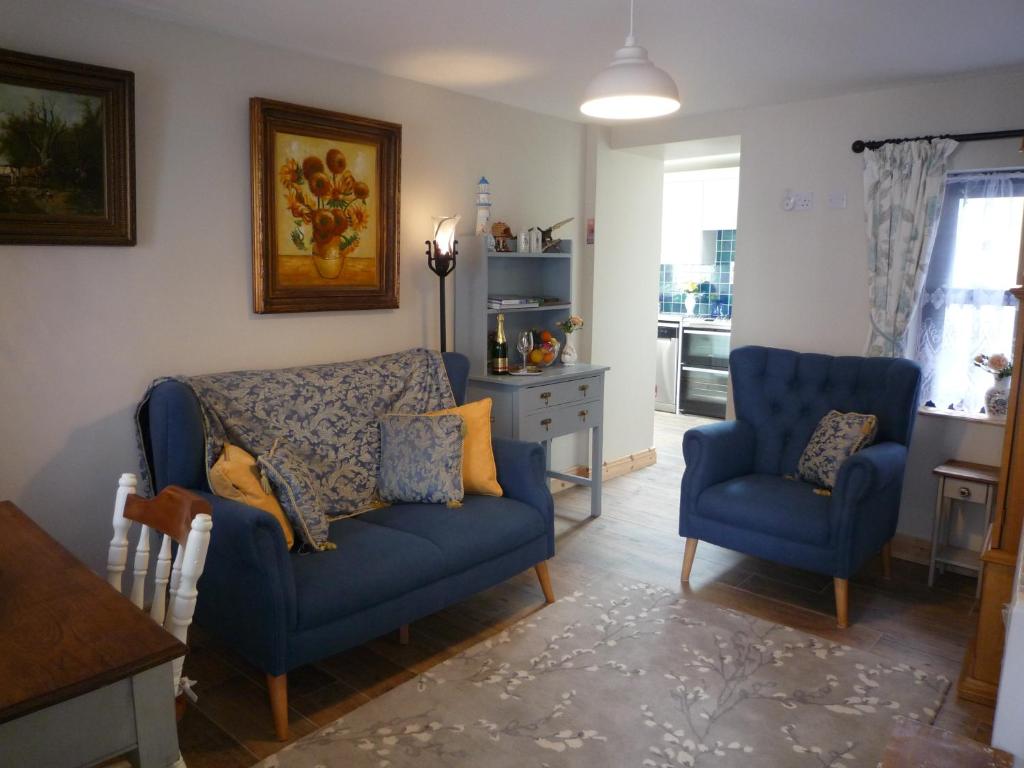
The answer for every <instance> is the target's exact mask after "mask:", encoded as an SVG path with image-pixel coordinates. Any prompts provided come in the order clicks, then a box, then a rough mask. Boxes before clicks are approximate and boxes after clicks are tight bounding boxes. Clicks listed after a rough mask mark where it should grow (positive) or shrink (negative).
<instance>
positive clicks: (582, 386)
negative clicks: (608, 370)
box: [580, 384, 590, 395]
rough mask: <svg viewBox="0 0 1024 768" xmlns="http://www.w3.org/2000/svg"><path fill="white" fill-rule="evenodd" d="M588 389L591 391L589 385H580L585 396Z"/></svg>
mask: <svg viewBox="0 0 1024 768" xmlns="http://www.w3.org/2000/svg"><path fill="white" fill-rule="evenodd" d="M588 389H590V385H589V384H580V392H582V393H583V394H584V395H585V394H587V390H588Z"/></svg>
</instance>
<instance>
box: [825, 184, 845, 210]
mask: <svg viewBox="0 0 1024 768" xmlns="http://www.w3.org/2000/svg"><path fill="white" fill-rule="evenodd" d="M828 207H829V208H832V209H834V210H837V211H838V210H842V209H843V208H845V207H846V192H845V191H844V190H841V189H840V190H835V191H833V192H829V193H828Z"/></svg>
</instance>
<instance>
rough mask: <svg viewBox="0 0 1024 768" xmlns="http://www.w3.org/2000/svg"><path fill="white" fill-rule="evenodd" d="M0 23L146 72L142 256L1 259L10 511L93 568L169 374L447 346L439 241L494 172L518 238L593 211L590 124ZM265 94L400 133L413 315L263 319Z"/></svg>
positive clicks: (142, 78) (277, 64) (41, 21)
mask: <svg viewBox="0 0 1024 768" xmlns="http://www.w3.org/2000/svg"><path fill="white" fill-rule="evenodd" d="M0 18H2V19H3V23H2V24H0V47H3V48H11V49H14V50H19V51H25V52H30V53H37V54H42V55H48V56H55V57H58V58H63V59H71V60H75V61H82V62H88V63H94V64H102V65H106V66H112V67H117V68H121V69H128V70H132V71H134V72H135V76H136V93H135V96H136V111H135V114H136V125H137V129H136V141H137V163H138V210H139V217H138V224H139V244H138V246H137V247H134V248H86V247H16V246H0V275H2V277H0V371H2V373H0V446H2V449H0V450H2V454H0V498H10V499H13V500H14V501H15V502H16V503H17V504H19V505H20V506H21V507H22V508H23V509H24V510H25V511H26V512H27V513H28V514H30V515H31V516H32V517H34V518H35V519H36V520H37V521H38V522H39V523H40V524H41V525H43V527H44V528H46V529H47V530H48V531H49V532H50V533H52V534H53V535H54V536H56V537H57V538H58V539H59V540H61V541H62V542H63V543H64V544H66V545H67V546H68V547H70V548H71V549H72V550H73V551H74V552H75V553H76V554H78V555H79V556H81V557H83V558H84V559H85V560H86V561H87V562H89V563H90V564H91V565H93V566H94V567H99V566H100V564H101V563H102V562H103V561H104V559H105V552H106V542H107V541H108V540H109V537H110V527H109V526H110V522H109V521H110V512H111V509H112V505H113V496H114V489H115V487H116V480H117V476H118V474H119V473H121V472H123V471H125V470H132V469H133V468H134V467H135V466H136V458H135V438H134V431H133V429H134V428H133V422H132V414H133V409H134V406H135V403H136V401H137V400H138V399H139V397H140V396H141V395H142V393H143V392H144V390H145V388H146V385H147V383H148V382H149V381H150V380H152V379H153V378H154V377H157V376H162V375H167V374H174V373H183V374H189V373H201V372H211V371H217V370H230V369H236V368H244V367H277V366H287V365H296V364H305V363H316V362H322V361H333V360H346V359H355V358H359V357H363V356H369V355H373V354H377V353H384V352H391V351H395V350H399V349H403V348H407V347H410V346H417V345H426V346H436V345H437V340H438V332H437V320H436V315H437V284H436V278H435V277H434V275H433V274H431V273H430V272H429V271H428V270H427V269H426V266H425V259H424V257H423V256H422V252H423V241H424V240H425V239H426V236H427V233H428V231H429V230H428V228H429V226H430V216H431V215H432V214H436V213H450V212H458V213H461V214H462V217H463V223H464V229H465V231H466V232H471V231H472V225H473V221H474V209H473V201H474V195H475V191H476V186H475V185H476V181H477V179H478V178H479V177H480V175H481V174H486V175H487V177H488V178H489V179H490V180H491V190H492V192H493V199H494V215H495V216H496V217H497V218H501V219H504V220H505V221H508V222H510V223H511V224H512V226H513V228H516V227H517V226H518V225H519V224H521V223H523V222H529V223H530V224H534V223H537V222H553V221H556V220H558V219H560V218H563V217H565V216H573V215H575V216H577V217H579V216H580V212H581V209H582V199H583V161H584V129H583V128H582V126H580V125H577V124H574V123H570V122H567V121H562V120H557V119H554V118H548V117H542V116H539V115H536V114H533V113H530V112H525V111H523V110H519V109H514V108H509V107H504V106H501V105H498V104H495V103H492V102H487V101H483V100H480V99H475V98H470V97H466V96H461V95H456V94H454V93H451V92H448V91H443V90H439V89H436V88H431V87H427V86H422V85H419V84H415V83H412V82H410V81H404V80H399V79H395V78H391V77H385V76H383V75H378V74H375V73H373V72H370V71H367V70H361V69H358V68H354V67H350V66H345V65H342V64H338V63H336V62H333V61H327V60H322V59H316V58H312V57H303V56H300V55H297V54H295V53H291V52H287V51H284V50H280V49H275V48H271V47H267V46H261V45H256V44H254V43H251V42H248V41H244V40H241V39H235V38H230V37H224V36H219V35H214V34H208V33H205V32H201V31H197V30H193V29H189V28H185V27H180V26H176V25H172V24H167V23H162V22H160V21H156V20H153V19H149V18H144V17H136V16H131V15H127V14H124V13H122V12H119V11H115V10H111V9H109V8H106V7H100V6H94V5H92V4H89V3H85V2H73V1H71V0H66V1H65V0H33V2H32V3H31V8H29V4H26V3H24V2H18V1H17V0H14V2H9V1H8V0H0ZM251 96H264V97H269V98H274V99H281V100H285V101H291V102H294V103H297V104H304V105H311V106H317V107H323V108H327V109H336V110H339V111H343V112H350V113H353V114H357V115H365V116H368V117H374V118H379V119H382V120H388V121H393V122H397V123H401V124H402V125H403V137H402V138H403V153H402V179H401V182H402V183H401V193H402V194H401V254H402V262H401V264H402V266H401V308H400V309H398V310H394V311H373V312H353V313H343V312H336V313H312V314H298V315H264V316H260V315H254V314H253V312H252V310H251V305H252V298H251V269H250V262H251V236H250V231H251V230H250V218H251V217H250V195H249V125H248V99H249V98H250V97H251ZM449 338H453V334H452V332H451V329H449Z"/></svg>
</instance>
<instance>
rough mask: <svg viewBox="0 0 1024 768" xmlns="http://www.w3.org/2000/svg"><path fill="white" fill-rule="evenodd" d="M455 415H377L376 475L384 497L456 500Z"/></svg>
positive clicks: (458, 433) (460, 433)
mask: <svg viewBox="0 0 1024 768" xmlns="http://www.w3.org/2000/svg"><path fill="white" fill-rule="evenodd" d="M464 435H465V422H464V421H463V419H462V417H461V416H456V415H454V414H444V415H438V416H426V415H421V416H415V415H409V414H401V413H391V414H387V415H385V416H382V417H381V420H380V476H379V477H378V480H377V490H378V492H379V493H380V497H381V499H383V500H384V501H408V502H418V503H425V504H449V505H451V506H458V505H459V504H460V503H461V502H462V497H463V487H462V444H463V437H464Z"/></svg>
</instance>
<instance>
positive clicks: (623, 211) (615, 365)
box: [590, 128, 664, 460]
mask: <svg viewBox="0 0 1024 768" xmlns="http://www.w3.org/2000/svg"><path fill="white" fill-rule="evenodd" d="M590 130H591V131H593V132H594V134H595V135H594V148H595V151H596V182H597V186H596V202H595V234H594V249H593V253H594V261H593V286H594V290H593V309H592V312H593V334H592V336H591V339H592V353H593V361H594V362H595V363H600V364H602V365H608V366H611V370H610V371H609V372H608V374H607V375H606V376H605V409H604V414H605V416H604V418H605V431H604V455H605V459H606V460H614V459H618V458H621V457H623V456H627V455H629V454H631V453H637V452H639V451H643V450H647V449H648V448H650V447H651V446H652V445H653V442H654V441H653V436H654V378H655V352H656V350H655V344H654V329H655V328H656V327H657V324H658V302H657V298H658V295H657V285H658V262H659V258H660V255H661V196H662V187H663V183H664V164H663V161H662V159H661V156H660V155H658V154H655V155H646V154H637V153H634V152H630V151H620V150H614V149H610V148H609V147H608V146H607V143H606V140H605V137H604V132H603V131H601V130H600V129H597V128H591V129H590Z"/></svg>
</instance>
